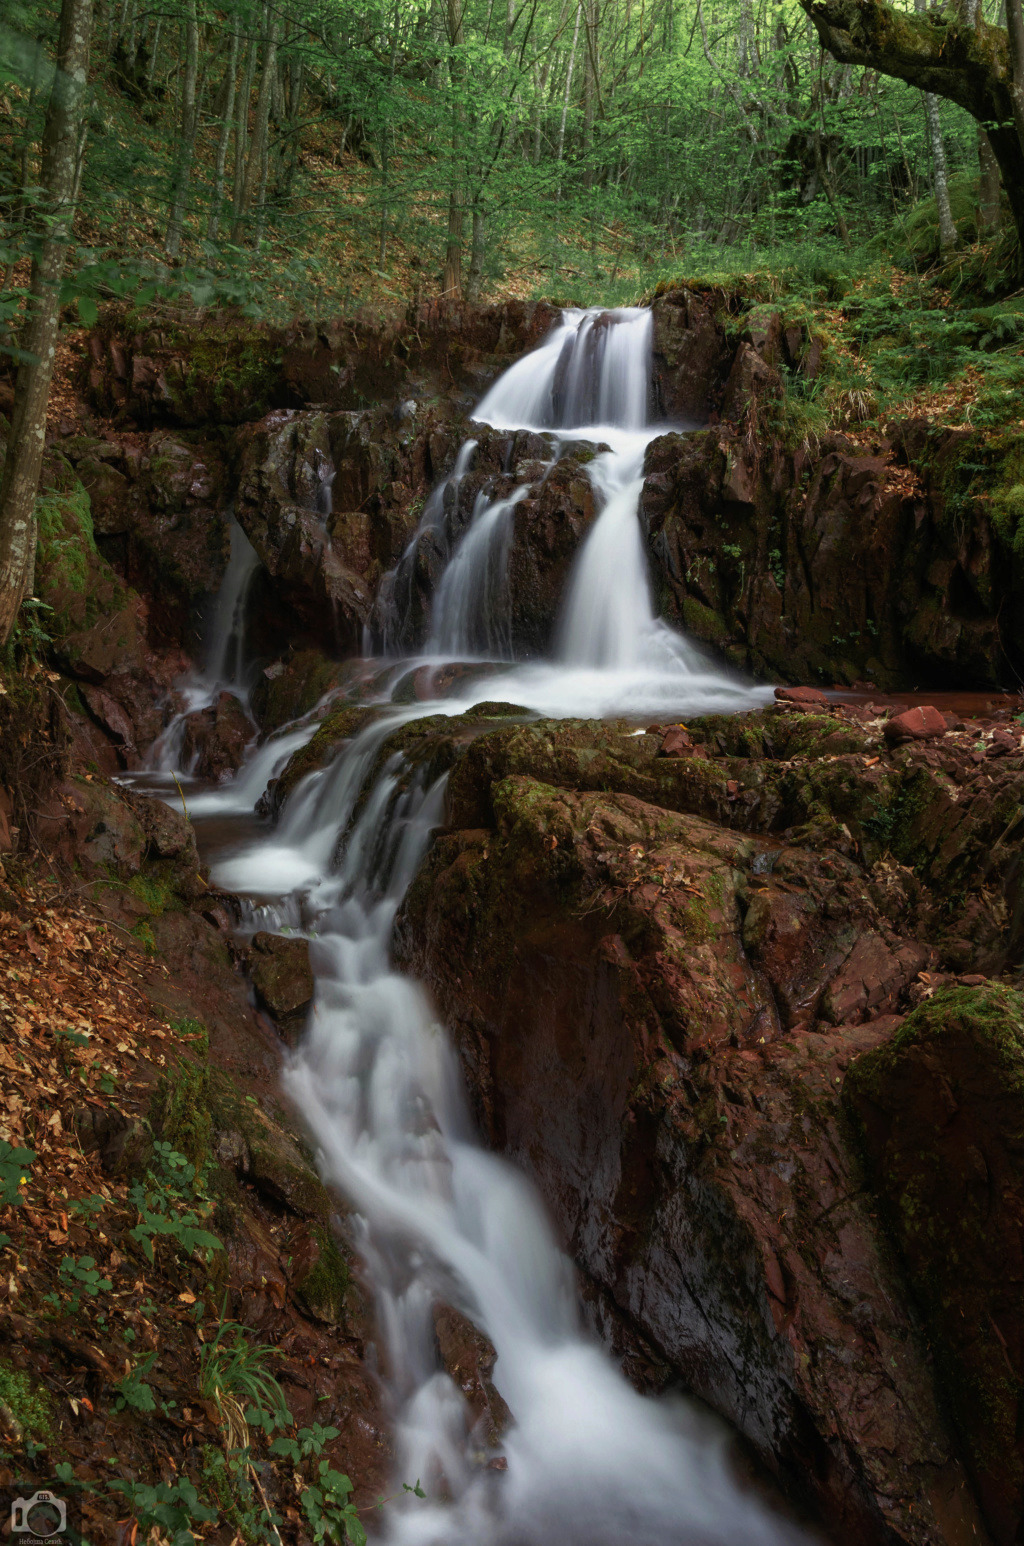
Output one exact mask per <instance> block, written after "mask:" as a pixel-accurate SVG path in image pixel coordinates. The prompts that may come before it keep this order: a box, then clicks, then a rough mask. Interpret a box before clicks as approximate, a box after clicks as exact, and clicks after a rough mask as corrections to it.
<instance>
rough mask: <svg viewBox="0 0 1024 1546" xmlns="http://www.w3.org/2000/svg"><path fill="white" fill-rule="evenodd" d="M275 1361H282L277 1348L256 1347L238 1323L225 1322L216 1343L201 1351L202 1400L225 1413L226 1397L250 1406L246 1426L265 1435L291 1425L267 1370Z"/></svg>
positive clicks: (215, 1340) (208, 1344)
mask: <svg viewBox="0 0 1024 1546" xmlns="http://www.w3.org/2000/svg"><path fill="white" fill-rule="evenodd" d="M275 1357H280V1354H279V1353H278V1352H277V1350H276V1348H272V1347H265V1346H261V1345H259V1344H253V1343H252V1342H250V1341H249V1338H248V1337H247V1336H246V1334H245V1331H244V1330H243V1328H242V1327H241V1326H240V1325H238V1323H237V1322H236V1321H225V1320H222V1321H221V1322H220V1324H219V1325H218V1327H217V1330H216V1333H215V1334H214V1336H213V1339H212V1340H211V1341H209V1342H206V1343H204V1344H203V1345H202V1346H201V1347H200V1349H199V1389H200V1393H201V1395H202V1396H203V1399H204V1400H206V1401H216V1403H217V1405H218V1407H221V1409H222V1410H223V1403H224V1398H225V1397H226V1396H228V1397H231V1398H232V1399H233V1400H234V1401H235V1402H236V1403H237V1404H238V1405H239V1406H241V1405H242V1403H243V1402H248V1403H249V1405H248V1407H247V1408H245V1409H244V1417H245V1420H246V1422H247V1423H249V1424H250V1425H251V1426H253V1427H257V1428H261V1429H263V1430H264V1432H266V1433H272V1432H273V1430H274V1429H275V1428H283V1427H286V1426H288V1425H290V1424H291V1422H292V1415H291V1413H290V1412H289V1410H288V1406H287V1403H286V1402H285V1399H284V1395H283V1393H282V1391H281V1387H280V1385H279V1384H278V1383H277V1380H276V1379H275V1378H274V1376H273V1375H272V1374H271V1373H270V1369H269V1367H268V1365H269V1363H270V1360H271V1359H272V1358H275Z"/></svg>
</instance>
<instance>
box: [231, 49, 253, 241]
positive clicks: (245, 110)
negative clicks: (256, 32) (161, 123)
mask: <svg viewBox="0 0 1024 1546" xmlns="http://www.w3.org/2000/svg"><path fill="white" fill-rule="evenodd" d="M255 68H256V39H255V38H248V39H247V40H246V45H245V69H244V71H243V75H242V90H241V94H240V96H239V98H238V121H237V123H236V124H235V174H234V183H233V188H232V194H231V215H232V219H233V221H235V222H237V221H238V219H239V218H240V216H241V213H242V189H243V187H244V185H245V156H246V146H247V144H248V140H249V104H250V102H251V100H252V78H253V74H254V72H255Z"/></svg>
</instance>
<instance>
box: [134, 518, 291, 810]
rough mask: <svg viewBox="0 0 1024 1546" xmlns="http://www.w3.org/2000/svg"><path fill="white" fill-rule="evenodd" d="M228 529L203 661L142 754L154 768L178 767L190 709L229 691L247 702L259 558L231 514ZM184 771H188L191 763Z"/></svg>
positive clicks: (193, 710) (180, 685) (182, 684)
mask: <svg viewBox="0 0 1024 1546" xmlns="http://www.w3.org/2000/svg"><path fill="white" fill-rule="evenodd" d="M228 530H229V535H230V542H231V551H230V554H229V557H228V566H227V569H226V570H225V572H224V579H223V581H222V582H221V587H220V590H219V591H218V592H217V598H216V601H215V602H214V606H213V612H212V615H211V617H210V621H209V625H208V628H207V632H206V649H205V651H204V660H203V664H202V666H201V668H200V669H199V670H198V671H192V672H190V673H189V675H188V676H186V677H185V678H184V679H183V680H182V681H180V682H179V683H178V691H179V693H180V694H181V696H182V698H183V700H184V702H183V706H182V708H181V710H180V711H179V713H177V714H175V716H174V718H173V719H172V720H171V721H170V723H169V724H168V725H167V727H166V729H165V730H164V731H163V733H162V735H160V736H159V737H158V738H157V740H155V741H154V742H153V745H152V746H151V747H150V749H149V755H148V757H147V758H146V765H147V767H148V768H149V769H150V770H152V771H154V772H158V773H170V772H173V771H174V770H175V769H180V768H181V752H182V745H183V742H184V735H185V720H186V719H187V718H188V716H189V715H190V714H195V713H196V712H197V711H198V710H200V709H206V708H209V707H210V705H211V704H213V703H216V701H217V699H218V698H219V697H220V695H221V693H222V692H229V693H232V694H233V695H234V696H235V697H236V698H238V699H239V700H240V701H241V702H242V703H244V704H245V705H246V706H248V702H249V687H250V683H249V682H248V681H247V680H246V668H247V666H248V663H249V662H248V657H247V653H246V611H247V608H248V604H249V592H250V590H251V588H252V583H253V580H254V579H255V578H256V573H257V570H258V569H259V567H260V561H259V557H258V555H257V553H256V550H255V548H254V547H253V546H252V543H251V542H250V541H249V539H248V537H247V536H246V535H245V532H244V531H243V530H242V528H241V526H239V524H238V522H237V521H236V520H235V519H234V516H231V517H230V519H229V522H228ZM182 771H184V772H186V773H188V772H190V771H191V769H188V768H186V769H183V770H182ZM264 787H265V786H264ZM261 793H262V790H259V791H257V796H256V798H257V799H258V798H259V795H260V794H261ZM250 808H251V807H250Z"/></svg>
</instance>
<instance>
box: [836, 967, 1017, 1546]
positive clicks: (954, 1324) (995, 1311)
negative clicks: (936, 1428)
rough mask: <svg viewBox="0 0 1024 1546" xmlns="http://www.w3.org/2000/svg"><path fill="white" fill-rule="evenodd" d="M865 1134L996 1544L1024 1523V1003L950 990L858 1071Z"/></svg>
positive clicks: (851, 1102) (855, 1108)
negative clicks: (1022, 1412) (1023, 1423)
mask: <svg viewBox="0 0 1024 1546" xmlns="http://www.w3.org/2000/svg"><path fill="white" fill-rule="evenodd" d="M843 1093H844V1101H845V1103H846V1105H847V1108H848V1109H849V1110H850V1112H851V1113H852V1114H853V1116H854V1118H855V1120H856V1122H857V1124H858V1128H859V1131H860V1133H861V1135H862V1140H863V1144H864V1149H865V1153H866V1155H867V1158H868V1165H869V1174H870V1176H871V1180H872V1184H873V1186H874V1188H875V1190H876V1192H877V1194H878V1196H879V1197H880V1198H881V1200H882V1202H883V1205H884V1207H885V1210H886V1217H887V1220H888V1223H889V1227H890V1228H891V1229H892V1231H893V1235H894V1237H895V1239H896V1241H897V1243H898V1246H899V1250H900V1252H901V1255H902V1258H903V1261H904V1263H905V1266H906V1270H907V1273H908V1276H909V1280H910V1283H911V1286H912V1288H913V1291H914V1295H915V1298H916V1300H917V1303H918V1306H919V1308H920V1311H921V1313H922V1315H923V1316H924V1319H925V1323H926V1325H927V1328H928V1334H929V1340H930V1342H931V1346H932V1348H933V1351H934V1357H935V1361H936V1367H937V1370H938V1373H939V1379H940V1382H941V1385H942V1388H943V1391H944V1394H945V1396H946V1400H947V1403H948V1409H949V1411H950V1413H951V1414H952V1417H953V1420H954V1422H955V1423H956V1426H957V1429H958V1431H959V1434H960V1437H961V1440H962V1442H963V1444H964V1448H965V1454H966V1457H967V1463H968V1466H969V1468H970V1471H971V1474H972V1476H973V1478H974V1481H975V1484H976V1486H977V1488H978V1495H979V1498H980V1500H981V1505H982V1509H983V1512H984V1516H985V1522H986V1524H987V1525H988V1527H989V1530H990V1531H991V1535H992V1539H993V1540H994V1541H995V1542H997V1543H999V1546H1011V1543H1012V1542H1014V1541H1016V1540H1018V1539H1019V1536H1020V1530H1021V1522H1022V1520H1024V1444H1022V1441H1021V1437H1020V1425H1019V1418H1018V1410H1019V1393H1020V1390H1021V1389H1022V1388H1024V1310H1022V1306H1024V1000H1022V998H1021V996H1020V995H1019V994H1018V993H1015V992H1011V991H1009V990H1007V989H1005V988H1002V987H999V986H996V985H995V984H985V985H984V986H983V987H979V988H976V989H966V988H957V989H945V990H942V991H940V992H938V993H936V994H935V995H934V997H932V998H930V999H928V1000H927V1001H926V1002H925V1003H923V1004H922V1005H921V1007H920V1008H918V1009H916V1010H915V1011H914V1013H913V1014H912V1015H910V1016H909V1017H908V1019H907V1020H906V1021H905V1022H904V1025H903V1028H902V1030H901V1032H900V1035H899V1036H898V1037H897V1038H896V1040H894V1041H892V1042H889V1043H886V1044H885V1045H883V1046H881V1047H879V1048H878V1049H877V1050H875V1051H872V1052H868V1053H866V1054H865V1055H864V1056H862V1057H861V1058H859V1059H858V1060H857V1061H856V1062H855V1063H854V1064H853V1065H852V1067H851V1070H850V1073H849V1075H848V1076H847V1079H846V1083H845V1086H844V1092H843Z"/></svg>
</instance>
